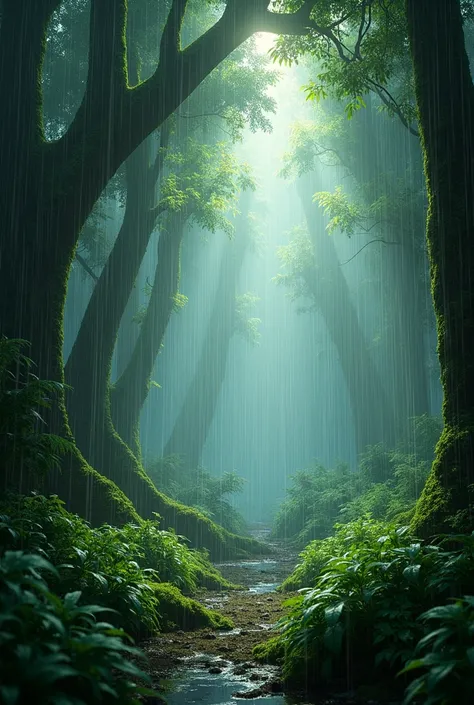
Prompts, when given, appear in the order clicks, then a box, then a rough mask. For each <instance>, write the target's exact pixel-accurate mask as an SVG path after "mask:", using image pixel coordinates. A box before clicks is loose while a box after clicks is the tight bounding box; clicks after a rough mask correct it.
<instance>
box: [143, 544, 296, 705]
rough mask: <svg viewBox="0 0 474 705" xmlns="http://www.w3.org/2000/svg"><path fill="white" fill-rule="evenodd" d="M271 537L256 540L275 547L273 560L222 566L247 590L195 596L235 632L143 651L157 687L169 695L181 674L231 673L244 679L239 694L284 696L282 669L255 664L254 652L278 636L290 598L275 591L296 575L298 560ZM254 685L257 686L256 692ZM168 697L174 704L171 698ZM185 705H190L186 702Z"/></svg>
mask: <svg viewBox="0 0 474 705" xmlns="http://www.w3.org/2000/svg"><path fill="white" fill-rule="evenodd" d="M266 534H268V532H262V533H261V534H258V535H257V534H255V538H257V539H259V540H263V541H265V543H267V545H268V544H269V545H270V546H271V548H272V550H273V552H274V553H273V554H272V555H270V556H265V557H262V558H253V559H248V560H242V561H235V562H226V563H219V564H216V568H218V569H219V571H220V572H221V573H222V575H223V576H224V577H225V578H226V579H227V580H229V581H230V582H232V583H234V584H236V585H241V586H242V589H241V590H231V591H230V590H226V591H223V592H214V591H213V592H209V591H204V590H203V591H201V592H199V593H198V594H197V595H193V597H194V599H197V600H198V601H200V602H201V603H202V604H203V605H204V606H205V607H207V608H209V609H215V610H217V611H218V612H220V613H221V614H223V615H224V616H226V617H230V619H232V621H233V623H234V629H232V630H231V631H229V630H227V631H212V630H211V629H209V628H206V629H200V630H196V631H177V632H170V633H164V634H160V635H159V636H157V637H153V638H152V639H150V640H148V641H147V642H145V643H144V644H142V645H141V646H142V648H143V649H144V651H145V653H146V655H147V658H148V660H149V668H148V670H149V671H150V672H151V674H152V677H153V680H154V681H156V682H155V683H154V687H158V689H160V690H161V689H162V688H163V682H164V684H165V690H166V684H167V681H168V680H169V679H170V677H171V676H172V675H173V673H174V672H175V671H176V669H177V668H178V669H179V670H181V669H186V668H193V669H201V670H202V671H203V672H206V671H207V673H209V674H211V675H214V676H217V675H219V674H221V673H224V672H228V671H229V670H230V671H231V673H232V675H234V676H236V677H239V678H236V680H235V683H234V685H235V688H234V690H235V691H236V692H239V691H241V690H242V686H243V684H244V682H245V685H246V686H247V688H245V689H244V690H245V691H246V692H245V695H246V697H247V698H249V697H256V696H257V695H258V694H261V695H269V694H271V693H277V692H281V683H280V681H279V678H278V669H277V668H275V667H268V666H262V665H259V664H257V663H256V662H254V660H253V656H252V650H253V647H254V646H256V644H260V643H262V642H264V641H266V640H267V639H269V638H270V636H272V632H271V627H272V625H273V624H275V623H276V622H277V621H278V620H279V619H280V617H281V616H282V615H283V612H284V609H283V603H284V602H285V601H286V600H287V599H288V598H289V597H290V595H289V594H288V593H286V594H284V595H283V594H281V593H278V592H275V588H276V587H277V585H279V584H280V583H281V582H283V580H284V579H285V578H286V577H287V576H288V575H289V574H290V573H291V572H292V570H293V568H294V566H295V564H296V560H297V555H296V554H295V553H294V552H292V551H290V550H288V548H287V547H286V546H285V545H284V544H283V543H282V542H274V543H273V542H269V541H267V540H266ZM239 681H241V682H240V683H239ZM249 682H250V683H252V687H251V688H250V690H249V689H248V683H249ZM160 683H161V685H160ZM239 685H240V688H239ZM239 694H240V693H239ZM163 695H164V696H165V698H166V699H167V700H168V695H167V694H166V692H165V693H163ZM242 695H244V692H242ZM242 695H241V696H242ZM182 702H183V703H185V702H190V701H189V700H185V699H183V701H182ZM202 702H203V703H204V701H202ZM210 702H212V701H210ZM282 702H283V701H282ZM269 705H270V704H269Z"/></svg>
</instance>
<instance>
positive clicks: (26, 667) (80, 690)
mask: <svg viewBox="0 0 474 705" xmlns="http://www.w3.org/2000/svg"><path fill="white" fill-rule="evenodd" d="M45 575H48V576H52V577H56V578H58V574H57V571H56V569H55V568H54V566H52V565H51V563H49V562H48V561H46V560H45V559H44V558H43V557H42V556H40V555H37V554H36V555H35V554H27V553H24V552H23V551H7V552H6V553H5V554H4V555H3V556H2V557H1V558H0V702H2V703H5V705H7V704H8V705H27V704H28V703H46V702H48V703H57V704H58V705H59V703H61V705H99V704H100V705H112V704H115V703H119V704H123V705H125V704H127V705H138V703H139V700H138V697H137V696H138V695H139V694H145V693H149V694H151V691H149V690H146V689H144V688H140V687H138V686H137V685H136V682H134V681H136V680H139V681H141V682H147V681H148V680H149V679H148V677H147V676H146V675H145V674H144V673H143V672H142V671H141V670H140V669H139V668H138V667H137V666H136V665H135V663H134V661H135V660H136V659H138V658H139V657H140V652H139V651H138V650H137V649H135V648H133V646H131V644H130V639H129V638H128V637H127V636H126V634H125V633H124V632H123V631H122V630H120V629H115V628H113V627H112V626H111V625H110V624H108V623H105V622H98V621H97V619H96V616H97V615H100V614H102V613H104V612H106V611H107V610H105V609H104V608H103V607H102V606H97V605H89V604H82V605H80V602H81V601H82V599H81V598H82V596H81V593H80V592H79V591H75V592H70V593H67V594H66V595H65V596H64V597H63V598H60V597H58V596H57V595H55V594H54V593H53V592H52V591H51V589H50V586H49V585H48V583H47V582H46V580H45V577H44V576H45Z"/></svg>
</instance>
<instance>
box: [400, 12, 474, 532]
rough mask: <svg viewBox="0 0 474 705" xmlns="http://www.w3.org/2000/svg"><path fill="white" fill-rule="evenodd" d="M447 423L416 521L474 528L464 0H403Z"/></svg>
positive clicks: (473, 268)
mask: <svg viewBox="0 0 474 705" xmlns="http://www.w3.org/2000/svg"><path fill="white" fill-rule="evenodd" d="M407 17H408V27H409V36H410V47H411V54H412V59H413V66H414V72H415V88H416V99H417V106H418V119H419V125H420V131H421V136H422V147H423V151H424V157H425V173H426V180H427V187H428V198H429V207H428V220H427V241H428V253H429V259H430V271H431V286H432V293H433V301H434V308H435V313H436V320H437V331H438V355H439V360H440V366H441V382H442V386H443V394H444V400H443V420H444V424H445V426H444V430H443V433H442V435H441V438H440V441H439V443H438V445H437V448H436V458H435V461H434V463H433V467H432V470H431V473H430V475H429V477H428V480H427V483H426V486H425V488H424V490H423V493H422V495H421V497H420V499H419V501H418V504H417V508H416V513H415V517H414V520H413V529H414V530H415V531H416V532H417V533H419V534H420V535H427V534H430V533H433V532H436V531H444V530H446V529H448V530H449V529H455V530H464V531H471V530H472V529H473V528H474V520H473V501H472V484H473V481H474V472H473V467H474V464H473V463H474V452H473V450H474V448H473V441H474V356H473V354H472V351H473V349H474V283H473V279H472V273H473V272H474V248H473V239H474V197H473V196H474V145H473V139H474V87H473V84H472V79H471V75H470V70H469V62H468V57H467V54H466V50H465V46H464V36H463V27H462V17H461V10H460V3H459V0H407Z"/></svg>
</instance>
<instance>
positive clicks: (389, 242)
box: [340, 237, 400, 267]
mask: <svg viewBox="0 0 474 705" xmlns="http://www.w3.org/2000/svg"><path fill="white" fill-rule="evenodd" d="M373 242H383V244H384V245H399V244H400V243H399V242H392V241H391V240H384V239H383V238H380V237H378V238H376V239H375V240H370V241H369V242H366V243H365V245H364V246H363V247H361V248H360V250H357V252H356V253H355V255H352V257H349V259H348V260H346V261H345V262H341V264H340V266H341V267H342V266H343V265H344V264H348V263H349V262H352V260H353V259H354V258H355V257H357V255H358V254H360V253H361V252H362V250H365V248H366V247H367V246H368V245H371V244H372V243H373Z"/></svg>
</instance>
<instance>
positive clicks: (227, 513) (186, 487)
mask: <svg viewBox="0 0 474 705" xmlns="http://www.w3.org/2000/svg"><path fill="white" fill-rule="evenodd" d="M147 473H148V474H149V476H150V478H151V479H152V480H153V482H154V483H155V485H156V487H157V488H159V489H160V491H161V492H164V493H165V494H166V495H168V496H170V497H172V498H173V499H176V500H177V501H179V502H182V503H183V504H186V505H188V506H191V507H195V508H197V509H199V511H200V512H202V513H203V514H204V515H205V516H207V517H209V518H210V519H212V520H213V521H215V522H217V523H218V524H220V525H221V526H223V527H224V528H225V529H227V530H228V531H231V532H233V533H238V534H245V533H246V532H247V529H246V526H245V521H244V519H243V517H242V516H241V515H240V514H239V513H238V512H237V510H236V509H235V508H234V507H233V506H232V504H231V503H230V501H229V499H228V495H233V494H236V493H237V492H241V491H242V489H243V484H244V479H243V478H242V477H240V476H239V475H238V474H237V473H236V472H224V473H223V475H222V476H221V477H215V476H213V475H211V473H210V472H208V471H207V470H205V469H204V468H200V467H199V468H193V469H187V468H185V467H184V465H183V463H182V461H181V459H180V457H179V456H177V455H170V456H167V457H166V458H155V459H153V460H151V461H150V462H149V463H148V465H147Z"/></svg>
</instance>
